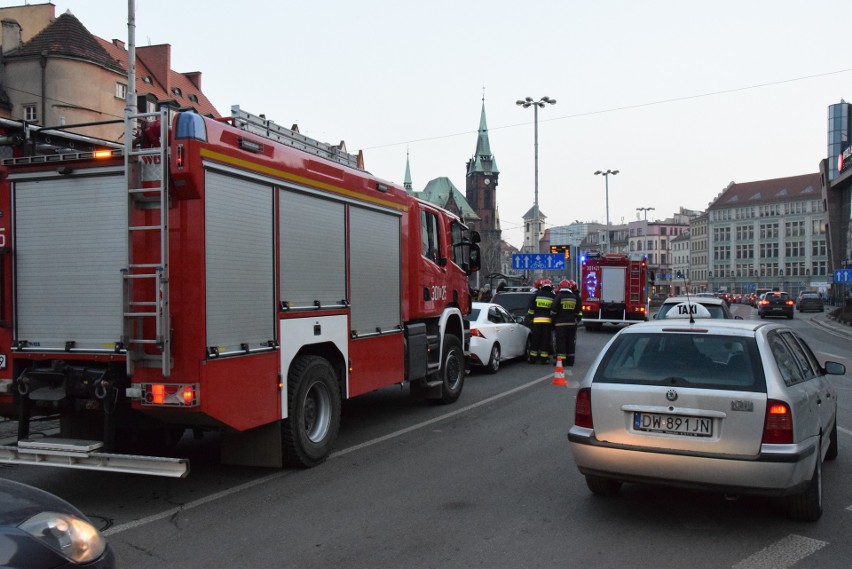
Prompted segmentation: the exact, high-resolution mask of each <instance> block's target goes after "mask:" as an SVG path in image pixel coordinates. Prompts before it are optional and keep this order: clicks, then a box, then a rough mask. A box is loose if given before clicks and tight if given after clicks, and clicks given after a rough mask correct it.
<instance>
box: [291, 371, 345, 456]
mask: <svg viewBox="0 0 852 569" xmlns="http://www.w3.org/2000/svg"><path fill="white" fill-rule="evenodd" d="M287 402H288V403H287V407H288V408H287V419H285V420H284V422H283V444H284V449H283V450H284V462H285V463H286V464H289V465H292V466H300V467H311V466H316V465H318V464H320V463H322V462H323V461H324V460H325V459H326V458H328V455H329V454H331V449H332V447H333V446H334V441H335V440H336V439H337V432H338V430H339V429H340V388H339V387H338V384H337V376H336V375H335V373H334V369H333V368H332V367H331V364H330V363H328V361H327V360H325V359H324V358H321V357H318V356H299V357H297V358H296V359H295V360H294V361H293V365H292V367H291V368H290V373H289V374H288V376H287Z"/></svg>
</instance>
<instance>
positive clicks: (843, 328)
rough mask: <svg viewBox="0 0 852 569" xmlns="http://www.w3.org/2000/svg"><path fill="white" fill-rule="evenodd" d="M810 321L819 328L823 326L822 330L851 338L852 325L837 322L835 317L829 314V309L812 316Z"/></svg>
mask: <svg viewBox="0 0 852 569" xmlns="http://www.w3.org/2000/svg"><path fill="white" fill-rule="evenodd" d="M811 322H813V323H814V324H816V325H817V326H819V327H820V328H823V329H824V330H828V331H830V332H834V333H836V334H838V335H840V336H844V337H846V338H848V339H850V340H852V326H849V325H847V324H844V323H842V322H838V321H837V320H836V319H834V318H832V317H831V316H830V311H829V312H825V313H822V314H819V315H817V316H814V317H813V318H812V319H811Z"/></svg>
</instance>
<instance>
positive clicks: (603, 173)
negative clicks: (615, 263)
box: [595, 170, 618, 253]
mask: <svg viewBox="0 0 852 569" xmlns="http://www.w3.org/2000/svg"><path fill="white" fill-rule="evenodd" d="M616 174H618V170H607V171H603V170H598V171H597V172H595V176H598V175H600V176H603V177H604V180H606V183H605V185H606V252H607V253H609V252H610V251H609V237H610V236H609V177H610V176H615V175H616Z"/></svg>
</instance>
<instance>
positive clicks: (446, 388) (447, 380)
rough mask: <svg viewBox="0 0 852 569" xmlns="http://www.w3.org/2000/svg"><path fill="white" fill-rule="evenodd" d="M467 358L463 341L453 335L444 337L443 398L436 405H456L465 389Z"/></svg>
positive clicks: (441, 376)
mask: <svg viewBox="0 0 852 569" xmlns="http://www.w3.org/2000/svg"><path fill="white" fill-rule="evenodd" d="M464 366H465V358H464V350H462V344H461V341H460V340H459V339H458V337H456V336H453V335H452V334H447V335H446V336H444V349H443V350H442V352H441V369H440V370H439V371H438V373H439V374H440V378H441V382H442V384H443V385H441V398H440V399H437V400H435V402H436V403H444V404H448V403H454V402H455V401H456V400H457V399H458V398H459V396H460V395H461V392H462V388H463V387H464V376H465V367H464Z"/></svg>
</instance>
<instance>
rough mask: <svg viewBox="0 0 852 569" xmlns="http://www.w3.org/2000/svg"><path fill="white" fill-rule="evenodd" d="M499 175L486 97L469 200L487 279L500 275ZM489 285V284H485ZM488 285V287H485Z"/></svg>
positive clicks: (469, 167)
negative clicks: (492, 275)
mask: <svg viewBox="0 0 852 569" xmlns="http://www.w3.org/2000/svg"><path fill="white" fill-rule="evenodd" d="M499 177H500V171H499V170H498V169H497V161H496V160H495V159H494V155H493V154H491V143H490V141H489V140H488V123H487V122H486V120H485V97H484V96H483V97H482V113H481V114H480V118H479V132H478V133H477V138H476V151H475V152H474V155H473V158H471V159H470V160H468V161H467V176H466V188H465V190H466V192H465V193H466V197H467V201H468V203H470V205H471V207H472V208H473V210H474V211H475V212H476V215H477V216H478V217H479V219H478V220H476V221H471V222H469V225H470V226H471V229H475V230H477V231H479V234H480V236H481V237H482V242H481V243H480V249H481V251H482V253H481V255H482V268H481V270H480V275H481V278H482V277H488V275H489V274H491V273H499V272H500V266H501V263H500V243H501V241H502V231H501V230H500V216H499V215H498V213H497V184H498V181H499ZM486 282H487V281H486ZM482 284H485V283H482Z"/></svg>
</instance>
